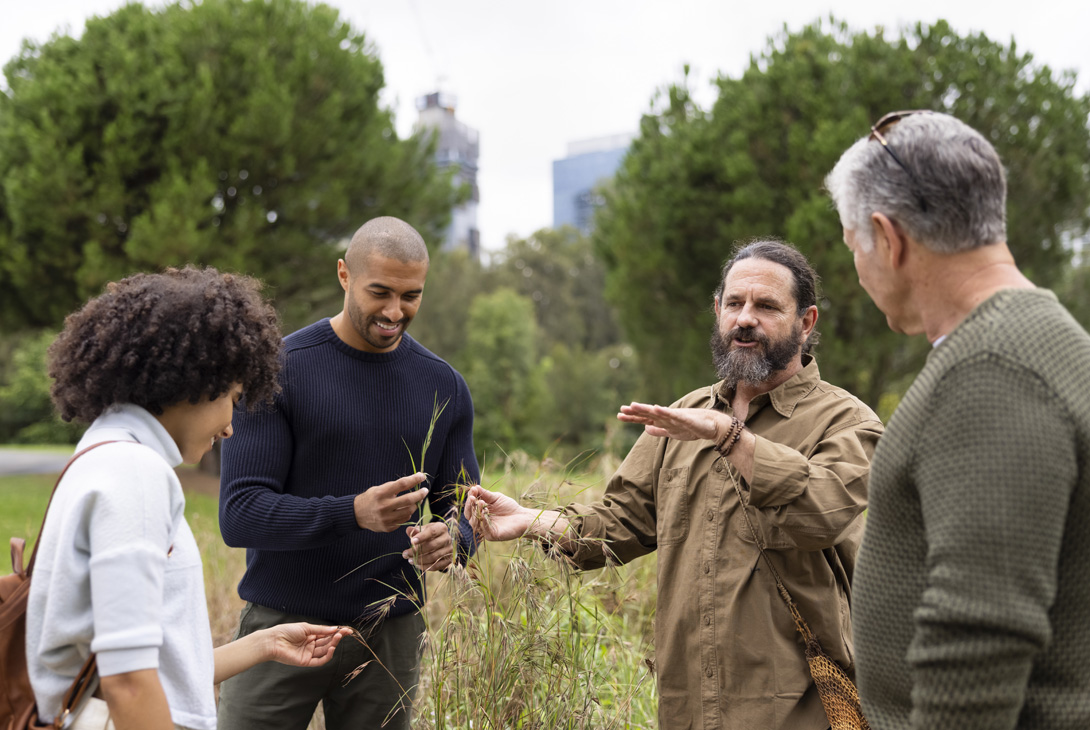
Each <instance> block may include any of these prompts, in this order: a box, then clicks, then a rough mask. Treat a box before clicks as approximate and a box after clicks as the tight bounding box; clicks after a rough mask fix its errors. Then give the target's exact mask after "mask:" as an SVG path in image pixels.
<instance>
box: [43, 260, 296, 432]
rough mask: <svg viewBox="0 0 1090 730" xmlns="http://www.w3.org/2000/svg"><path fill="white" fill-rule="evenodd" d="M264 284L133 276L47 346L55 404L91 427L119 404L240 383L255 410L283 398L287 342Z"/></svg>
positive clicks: (159, 408) (196, 396) (187, 396)
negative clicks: (281, 379)
mask: <svg viewBox="0 0 1090 730" xmlns="http://www.w3.org/2000/svg"><path fill="white" fill-rule="evenodd" d="M260 291H261V282H259V281H257V280H256V279H252V278H250V277H248V276H242V275H238V274H222V273H220V272H219V271H217V270H215V269H213V268H203V269H202V268H195V267H192V266H187V267H185V268H184V269H174V268H171V269H167V270H166V271H164V272H163V273H161V274H135V275H133V276H130V277H127V278H125V279H122V280H121V281H118V282H111V283H110V284H108V285H107V286H106V291H105V293H103V294H102V295H100V296H98V297H95V298H94V299H92V300H90V301H89V302H87V303H86V304H84V305H83V307H82V308H80V309H79V310H78V311H76V312H73V313H72V314H70V315H68V317H67V318H66V319H65V321H64V330H63V331H62V332H61V333H60V335H58V336H57V339H56V340H55V341H54V342H53V344H52V345H50V347H49V375H50V377H51V378H53V379H54V383H53V387H52V395H53V403H54V404H55V405H56V406H57V410H58V411H59V412H60V415H61V417H62V418H63V419H64V420H66V421H71V420H73V419H76V420H79V421H85V422H87V423H90V422H91V421H93V420H95V419H96V418H98V417H99V415H101V414H102V412H103V411H105V410H106V409H107V408H108V407H110V406H111V405H114V404H115V403H135V404H136V405H138V406H143V407H144V408H146V409H148V410H149V411H151V412H152V413H154V414H156V415H161V414H162V413H163V408H164V407H166V406H170V405H173V404H175V403H181V402H182V401H189V402H190V403H198V402H200V401H201V400H202V399H209V400H211V399H215V398H217V397H219V396H221V395H223V394H225V393H227V392H229V391H230V389H231V387H232V386H233V385H234V384H235V383H241V384H242V389H243V393H244V394H245V396H246V402H247V404H248V405H249V406H250V407H251V408H252V407H254V406H255V405H256V404H259V403H267V402H268V401H270V400H271V399H272V397H273V396H274V395H275V394H276V393H277V392H278V391H279V385H278V384H277V375H278V374H279V372H280V350H281V342H282V340H281V335H280V326H279V323H278V320H277V316H276V311H275V310H274V309H273V308H272V306H271V305H270V304H269V303H268V302H266V301H265V299H264V298H263V297H262V296H261V293H260Z"/></svg>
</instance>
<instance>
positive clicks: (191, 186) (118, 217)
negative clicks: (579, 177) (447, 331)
mask: <svg viewBox="0 0 1090 730" xmlns="http://www.w3.org/2000/svg"><path fill="white" fill-rule="evenodd" d="M4 72H5V75H6V78H7V85H8V90H7V91H6V92H5V93H2V94H0V250H3V252H4V255H3V257H0V323H2V324H3V325H5V326H6V327H19V326H56V325H58V324H59V323H60V321H61V319H62V318H63V317H64V315H65V314H66V313H67V312H69V311H71V310H72V309H73V308H75V307H76V306H78V305H79V304H80V303H81V302H82V301H84V300H85V299H87V298H88V297H89V296H92V295H94V294H97V293H98V292H99V291H100V290H101V289H102V286H103V284H104V283H105V282H107V281H110V280H112V279H116V278H119V277H121V276H124V275H126V274H128V273H131V272H133V271H136V270H159V269H162V268H163V267H165V266H169V265H178V264H184V263H187V262H192V263H198V264H208V265H214V266H217V267H221V268H224V269H229V270H234V271H242V272H245V273H250V274H255V275H257V276H259V277H260V278H262V279H264V280H265V281H266V282H267V283H269V284H270V285H271V286H272V287H273V289H274V292H275V294H276V296H277V298H278V301H279V304H280V307H281V311H282V312H283V313H284V315H285V317H286V318H288V319H289V320H292V321H295V320H297V319H298V317H296V316H295V310H302V309H305V308H306V307H307V305H308V303H309V302H310V301H312V300H313V299H314V298H315V297H322V296H324V295H326V294H327V293H328V292H329V291H330V290H335V289H336V286H337V285H336V278H335V276H334V275H333V274H332V271H331V264H330V261H332V260H334V259H335V258H336V256H335V249H334V248H333V245H332V244H333V243H335V242H337V241H339V240H341V239H342V238H343V237H344V236H346V235H348V234H350V233H351V232H352V231H353V230H354V229H355V227H357V226H359V225H360V224H361V223H363V222H364V221H366V220H368V219H370V218H372V217H374V216H376V215H397V216H400V217H402V218H405V219H407V220H410V221H412V222H413V224H414V225H415V226H416V227H417V228H419V229H420V230H421V232H422V233H423V234H424V235H425V238H426V239H428V240H438V235H437V234H438V233H439V231H441V230H442V227H443V226H444V225H445V223H446V221H447V220H448V218H449V214H450V210H451V207H452V204H453V203H454V202H455V200H456V199H457V198H458V197H459V196H460V195H461V194H462V192H460V191H458V190H456V189H454V188H452V186H451V184H450V181H449V178H448V177H447V176H445V175H440V174H438V173H437V172H436V168H435V166H434V164H433V162H432V150H431V147H430V146H429V144H427V143H425V142H423V141H422V140H421V139H417V138H412V139H408V140H399V139H398V137H397V134H396V132H395V130H394V125H393V120H392V119H391V115H390V113H389V111H387V110H385V109H383V108H380V107H379V104H378V96H379V91H380V90H381V89H382V86H383V83H384V80H383V73H382V66H381V64H380V63H379V61H378V59H377V58H376V57H375V55H374V53H373V49H372V48H371V47H370V45H369V43H368V40H367V39H366V38H365V37H364V35H363V34H362V33H359V32H357V31H355V30H353V29H352V28H351V27H350V26H349V24H348V23H346V22H345V21H343V20H341V19H340V18H339V17H338V13H337V11H336V10H334V9H332V8H330V7H328V6H325V5H320V4H318V5H312V4H309V3H306V2H303V1H302V0H204V1H203V2H199V3H197V2H182V3H180V4H173V5H170V6H168V7H166V8H164V9H162V10H156V11H151V10H148V9H146V8H144V7H143V6H141V5H139V4H132V5H128V6H125V7H123V8H121V9H120V10H118V11H116V12H115V13H113V14H111V15H109V16H106V17H102V18H92V19H91V20H89V21H88V22H87V27H86V30H85V32H84V33H83V35H82V37H80V38H79V39H78V40H77V39H73V38H71V37H68V36H56V37H54V38H53V39H51V40H50V41H48V42H46V43H43V44H41V45H35V44H33V43H26V44H24V47H23V49H22V52H21V53H20V55H19V56H17V57H16V58H14V59H12V60H11V61H10V62H9V63H8V64H7V65H6V66H5V67H4Z"/></svg>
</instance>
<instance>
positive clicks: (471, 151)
mask: <svg viewBox="0 0 1090 730" xmlns="http://www.w3.org/2000/svg"><path fill="white" fill-rule="evenodd" d="M457 103H458V100H457V99H456V98H455V97H454V96H453V95H451V94H446V93H443V92H439V91H436V92H435V93H432V94H428V95H426V96H421V97H420V98H419V99H417V100H416V109H417V111H418V112H419V117H418V118H417V121H416V129H417V130H420V129H430V130H433V131H434V133H435V134H436V135H437V136H438V140H437V144H436V150H435V161H436V164H437V165H438V166H439V168H440V169H446V168H450V167H453V168H454V169H455V173H454V180H453V182H454V184H455V185H462V184H468V185H469V188H470V191H471V192H470V197H469V200H467V201H466V202H465V203H463V204H462V205H460V206H458V207H457V208H455V209H454V210H453V211H452V213H451V221H450V226H449V227H448V228H447V230H446V234H445V236H444V239H443V249H445V250H451V249H456V248H464V249H465V250H467V251H469V254H470V255H471V256H473V257H474V258H477V257H478V256H479V255H480V248H481V233H480V230H478V228H477V205H478V204H479V203H480V191H479V190H478V188H477V158H478V156H479V155H480V133H478V132H477V130H476V129H472V128H471V127H468V126H466V125H465V124H463V123H462V122H459V121H458V120H457V119H455V118H454V109H455V107H456V106H457Z"/></svg>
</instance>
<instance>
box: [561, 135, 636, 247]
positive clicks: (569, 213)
mask: <svg viewBox="0 0 1090 730" xmlns="http://www.w3.org/2000/svg"><path fill="white" fill-rule="evenodd" d="M632 137H633V135H632V134H614V135H611V136H609V137H597V138H595V139H588V140H582V141H579V142H569V143H568V156H567V157H565V158H564V159H562V160H553V228H559V227H560V226H563V225H569V226H575V227H576V228H578V229H579V230H581V231H583V232H584V233H589V232H590V229H591V227H592V226H593V225H594V211H595V210H596V209H597V208H598V207H599V206H601V205H602V200H601V196H600V195H599V194H598V193H597V192H596V190H595V189H596V188H597V187H598V185H600V184H601V183H603V182H605V181H607V180H609V179H610V178H612V177H613V174H614V173H615V172H617V168H618V167H620V165H621V160H623V159H624V156H625V153H626V152H628V147H629V145H630V144H631V143H632Z"/></svg>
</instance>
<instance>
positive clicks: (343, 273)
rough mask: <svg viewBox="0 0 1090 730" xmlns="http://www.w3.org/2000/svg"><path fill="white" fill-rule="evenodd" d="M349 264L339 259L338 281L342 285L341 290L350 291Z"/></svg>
mask: <svg viewBox="0 0 1090 730" xmlns="http://www.w3.org/2000/svg"><path fill="white" fill-rule="evenodd" d="M348 279H349V274H348V264H346V263H345V262H344V259H337V281H339V282H340V283H341V288H342V289H344V290H345V291H348Z"/></svg>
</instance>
